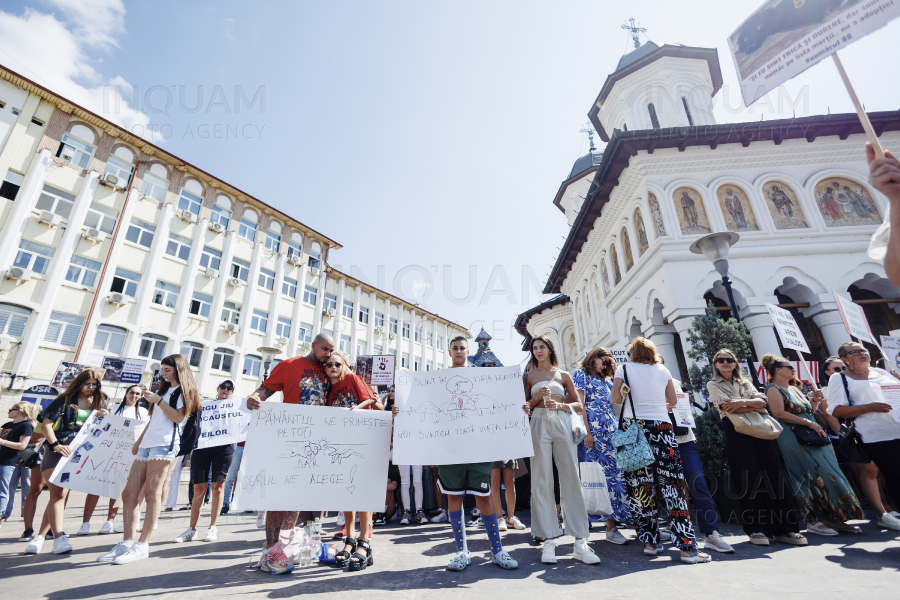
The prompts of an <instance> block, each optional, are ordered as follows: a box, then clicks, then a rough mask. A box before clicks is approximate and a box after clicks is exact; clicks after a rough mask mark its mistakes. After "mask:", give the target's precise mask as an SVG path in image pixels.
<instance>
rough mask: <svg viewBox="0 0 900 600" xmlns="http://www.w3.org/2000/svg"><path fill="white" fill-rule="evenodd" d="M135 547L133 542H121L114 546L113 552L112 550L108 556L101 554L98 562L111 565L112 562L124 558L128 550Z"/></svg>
mask: <svg viewBox="0 0 900 600" xmlns="http://www.w3.org/2000/svg"><path fill="white" fill-rule="evenodd" d="M133 545H134V542H133V541H130V542H126V541H124V540H122V541H121V542H119V543H118V544H116V545H115V546H113V548H112V550H110V551H109V552H107V553H106V554H101V555H100V556H98V557H97V562H99V563H111V562H112V561H114V560H116V559H117V558H119V557H120V556H122V555H123V554H125V553H126V552H128V549H129V548H131V547H132V546H133Z"/></svg>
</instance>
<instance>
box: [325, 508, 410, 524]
mask: <svg viewBox="0 0 900 600" xmlns="http://www.w3.org/2000/svg"><path fill="white" fill-rule="evenodd" d="M411 518H412V515H410V513H409V511H408V510H404V511H403V518H401V519H400V524H401V525H409V520H410V519H411ZM338 525H343V523H340V522H339V523H338Z"/></svg>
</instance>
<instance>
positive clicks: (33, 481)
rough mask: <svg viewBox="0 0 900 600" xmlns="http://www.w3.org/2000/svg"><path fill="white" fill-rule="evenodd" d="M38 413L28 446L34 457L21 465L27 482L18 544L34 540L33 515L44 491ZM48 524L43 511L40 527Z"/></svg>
mask: <svg viewBox="0 0 900 600" xmlns="http://www.w3.org/2000/svg"><path fill="white" fill-rule="evenodd" d="M40 412H41V411H40V410H38V414H37V415H36V417H35V423H34V428H35V429H34V433H32V434H31V442H29V444H28V448H31V449H33V450H34V451H35V455H34V456H32V457H31V458H30V459H29V461H28V462H27V463H26V464H25V465H23V467H24V466H27V467H28V471H29V482H28V493H27V494H25V504H24V507H23V509H24V510H23V512H22V519H23V520H24V521H25V531H24V532H23V533H22V535H21V536H20V537H19V541H20V542H31V541H32V540H33V539H34V515H35V513H36V512H37V501H38V498H39V497H40V495H41V492H43V491H44V475H43V473H41V459H42V458H43V450H44V449H43V446H44V442H45V440H44V430H43V427H41V421H43V418H42V417H41V414H40ZM49 523H50V513H49V512H48V511H46V510H45V511H44V516H43V518H42V519H41V526H44V525H48V524H49ZM42 543H43V542H42Z"/></svg>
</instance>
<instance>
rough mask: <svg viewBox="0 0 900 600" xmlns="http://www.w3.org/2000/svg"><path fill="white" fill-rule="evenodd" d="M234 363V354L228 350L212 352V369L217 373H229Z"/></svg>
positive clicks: (222, 349) (217, 349) (220, 349)
mask: <svg viewBox="0 0 900 600" xmlns="http://www.w3.org/2000/svg"><path fill="white" fill-rule="evenodd" d="M233 362H234V352H232V351H231V350H229V349H228V348H216V349H215V350H213V357H212V368H213V369H215V370H217V371H226V372H228V373H231V365H232V363H233Z"/></svg>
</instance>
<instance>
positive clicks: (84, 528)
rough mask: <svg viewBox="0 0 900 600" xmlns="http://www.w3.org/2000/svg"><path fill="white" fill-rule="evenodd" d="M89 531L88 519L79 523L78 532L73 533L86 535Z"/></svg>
mask: <svg viewBox="0 0 900 600" xmlns="http://www.w3.org/2000/svg"><path fill="white" fill-rule="evenodd" d="M90 532H91V524H90V522H88V521H85V522H84V523H82V524H81V527H79V528H78V533H76V534H75V535H88V534H89V533H90Z"/></svg>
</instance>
